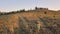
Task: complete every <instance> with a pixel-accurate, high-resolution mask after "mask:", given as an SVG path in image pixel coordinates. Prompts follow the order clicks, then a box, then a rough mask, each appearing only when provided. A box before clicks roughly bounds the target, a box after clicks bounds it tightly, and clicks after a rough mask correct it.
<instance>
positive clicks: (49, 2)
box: [0, 0, 60, 12]
mask: <svg viewBox="0 0 60 34" xmlns="http://www.w3.org/2000/svg"><path fill="white" fill-rule="evenodd" d="M36 6H37V7H44V8H49V9H51V10H60V0H0V11H1V12H9V11H17V10H21V9H26V10H29V9H34V8H35V7H36Z"/></svg>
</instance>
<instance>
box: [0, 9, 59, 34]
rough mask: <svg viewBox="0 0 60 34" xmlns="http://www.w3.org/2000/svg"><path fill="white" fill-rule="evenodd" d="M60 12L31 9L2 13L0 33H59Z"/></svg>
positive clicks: (0, 16)
mask: <svg viewBox="0 0 60 34" xmlns="http://www.w3.org/2000/svg"><path fill="white" fill-rule="evenodd" d="M59 33H60V12H57V11H52V10H29V11H22V12H15V13H14V12H13V13H7V14H1V15H0V34H59Z"/></svg>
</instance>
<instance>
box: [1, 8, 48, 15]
mask: <svg viewBox="0 0 60 34" xmlns="http://www.w3.org/2000/svg"><path fill="white" fill-rule="evenodd" d="M35 10H48V8H38V7H35ZM20 12H27V11H25V9H23V10H18V11H12V12H8V13H7V12H5V13H4V12H0V15H8V14H15V13H20Z"/></svg>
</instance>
